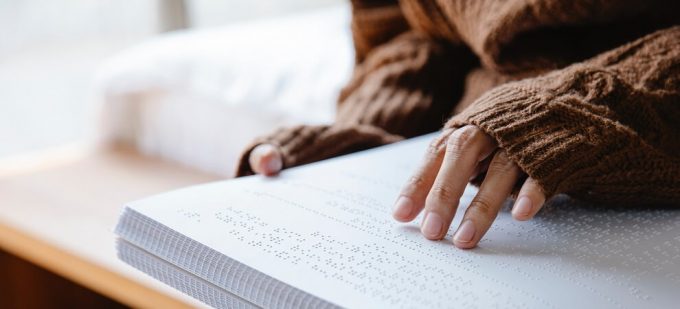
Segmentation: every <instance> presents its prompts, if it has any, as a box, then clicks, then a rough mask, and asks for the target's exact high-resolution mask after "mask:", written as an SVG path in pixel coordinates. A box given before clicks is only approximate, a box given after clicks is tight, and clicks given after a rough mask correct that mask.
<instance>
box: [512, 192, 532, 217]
mask: <svg viewBox="0 0 680 309" xmlns="http://www.w3.org/2000/svg"><path fill="white" fill-rule="evenodd" d="M532 207H533V205H531V199H529V198H528V197H526V196H522V197H520V198H519V199H518V200H517V202H516V203H515V207H513V208H512V211H513V212H514V213H515V215H516V216H520V217H527V216H529V215H530V214H531V209H532Z"/></svg>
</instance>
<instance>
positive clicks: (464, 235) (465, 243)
mask: <svg viewBox="0 0 680 309" xmlns="http://www.w3.org/2000/svg"><path fill="white" fill-rule="evenodd" d="M476 234H477V229H476V227H475V224H474V222H473V221H472V220H464V221H463V222H462V223H461V224H460V226H459V227H458V230H457V231H456V233H455V234H453V244H454V245H455V246H456V247H457V248H459V249H472V248H474V247H475V246H477V242H476V241H475V235H476Z"/></svg>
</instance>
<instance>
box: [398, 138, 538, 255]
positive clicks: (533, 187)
mask: <svg viewBox="0 0 680 309" xmlns="http://www.w3.org/2000/svg"><path fill="white" fill-rule="evenodd" d="M492 154H493V155H492ZM484 171H486V176H485V177H484V181H483V182H482V184H481V186H480V188H479V191H478V193H477V195H476V196H475V197H474V199H473V200H472V202H471V203H470V206H468V208H467V210H466V211H465V215H464V216H463V220H462V221H461V224H460V226H459V227H458V230H457V231H456V233H455V234H454V236H453V243H454V244H455V245H456V247H458V248H463V249H467V248H473V247H475V246H476V245H477V243H478V242H479V240H480V239H481V238H482V236H484V234H485V233H486V232H487V231H488V230H489V227H491V223H492V222H493V221H494V219H496V215H497V214H498V212H499V211H500V209H501V206H502V205H503V202H504V201H505V199H506V198H507V197H508V196H509V195H510V194H511V193H512V191H513V188H514V186H515V184H516V183H517V181H518V180H520V177H522V176H523V172H522V171H521V170H520V168H519V167H517V165H515V163H513V162H512V161H510V160H509V159H508V157H507V155H506V154H505V151H504V150H503V149H500V148H498V146H497V145H496V142H495V141H494V140H493V138H491V136H489V135H487V134H486V133H484V132H483V131H482V130H480V129H479V128H477V127H476V126H472V125H468V126H465V127H462V128H459V129H456V130H453V129H449V130H446V131H444V132H443V133H442V135H440V136H439V137H437V138H436V139H435V140H434V141H433V142H432V143H431V144H430V146H429V147H428V151H427V154H426V155H425V160H424V162H423V164H422V165H421V166H420V168H419V169H418V170H417V171H416V173H415V175H414V176H413V177H411V178H410V180H409V181H408V183H407V184H406V186H405V187H404V188H403V189H402V190H401V193H400V196H399V198H398V199H397V202H396V204H395V208H394V213H393V216H394V218H395V219H396V220H398V221H402V222H408V221H411V220H413V219H414V218H415V217H416V216H417V215H418V214H419V213H420V212H421V211H422V210H423V209H424V211H425V214H424V219H423V222H422V225H421V232H422V234H423V235H424V236H425V237H426V238H428V239H431V240H439V239H442V238H443V237H444V236H445V235H446V233H447V231H448V230H449V225H450V224H451V221H452V220H453V216H454V215H455V213H456V209H457V208H458V204H459V200H460V197H461V196H462V195H463V191H464V190H465V186H466V185H467V183H468V182H469V181H470V179H473V178H474V177H476V176H477V175H478V174H479V173H483V172H484ZM544 202H545V195H544V194H543V191H542V190H541V188H540V186H539V185H538V184H537V183H536V181H535V180H534V179H532V178H530V177H529V178H527V179H526V181H524V183H523V185H522V188H521V189H520V191H519V194H518V195H517V199H516V201H515V204H514V205H513V208H512V215H513V217H514V218H515V219H517V220H528V219H531V218H532V217H533V216H534V215H535V214H536V212H538V210H539V209H540V208H541V207H542V206H543V203H544Z"/></svg>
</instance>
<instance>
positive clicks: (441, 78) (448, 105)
mask: <svg viewBox="0 0 680 309" xmlns="http://www.w3.org/2000/svg"><path fill="white" fill-rule="evenodd" d="M364 2H366V1H364ZM354 4H355V6H356V5H357V4H356V3H354ZM370 8H371V10H372V9H375V7H372V6H371V7H370ZM364 11H365V9H362V12H364ZM375 12H378V11H375ZM375 12H374V13H372V14H374V16H377V17H376V18H379V20H382V21H384V20H385V18H387V17H386V16H392V15H391V14H393V11H391V9H390V10H388V11H380V12H382V13H375ZM390 12H392V13H390ZM357 16H358V15H357V13H355V17H354V22H353V24H355V25H356V23H357V22H358V21H357V20H358V19H360V20H361V23H364V24H366V23H369V21H370V20H371V18H369V16H370V14H369V15H360V16H362V17H357ZM401 18H402V19H403V17H401ZM388 19H389V18H388ZM396 24H397V25H399V22H396ZM355 28H356V29H373V30H372V31H375V29H379V28H380V27H379V26H376V25H372V26H371V27H366V28H362V27H358V26H353V30H354V31H353V32H354V33H355V35H354V39H355V47H356V48H357V61H358V63H357V66H356V67H355V69H354V73H353V76H352V78H351V80H350V81H349V83H348V84H347V86H346V87H345V88H344V89H343V90H342V91H341V93H340V97H339V99H338V108H337V114H336V120H335V122H334V123H332V124H329V125H317V126H304V125H303V126H295V127H288V128H282V129H279V130H278V131H276V132H274V133H273V134H271V135H268V136H263V137H261V138H258V139H257V140H256V141H254V142H253V143H252V144H251V145H250V146H249V147H248V148H247V149H246V150H245V151H244V152H243V154H242V156H241V159H240V161H239V165H238V167H237V176H243V175H250V174H252V173H253V172H252V170H251V169H250V165H249V163H248V157H249V155H250V152H251V151H252V149H253V148H254V147H255V146H257V145H259V144H262V143H270V144H273V145H276V146H278V147H279V150H280V151H281V152H282V155H283V167H284V168H287V167H292V166H296V165H300V164H305V163H310V162H314V161H318V160H322V159H326V158H330V157H333V156H337V155H341V154H345V153H350V152H354V151H358V150H362V149H367V148H371V147H375V146H380V145H384V144H387V143H391V142H395V141H398V140H400V139H403V138H405V137H411V136H416V135H419V134H423V133H427V132H432V131H435V130H437V129H439V128H440V127H441V124H442V123H444V121H445V120H446V119H445V115H449V114H450V113H451V109H452V108H453V105H454V104H452V102H456V101H457V100H458V98H459V97H460V95H461V92H462V86H463V79H464V75H465V73H466V71H467V70H468V68H469V67H470V66H471V64H472V62H473V57H472V54H471V52H470V51H469V50H467V49H465V48H463V47H456V48H454V47H453V46H451V45H448V44H447V43H442V42H439V41H436V40H434V39H432V38H429V37H427V36H425V35H423V34H420V33H418V32H415V31H406V32H403V33H401V34H398V35H397V36H396V37H393V38H391V39H390V40H388V41H386V42H383V41H385V39H386V38H385V36H386V35H387V34H385V33H390V34H394V33H395V32H397V31H396V30H394V29H392V28H389V27H388V26H386V25H383V26H382V28H383V29H388V30H385V31H387V32H383V33H382V34H379V33H363V32H362V33H360V32H361V31H360V30H355Z"/></svg>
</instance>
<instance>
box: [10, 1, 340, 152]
mask: <svg viewBox="0 0 680 309" xmlns="http://www.w3.org/2000/svg"><path fill="white" fill-rule="evenodd" d="M340 2H341V1H339V0H286V1H269V0H223V1H214V0H185V1H182V0H138V1H116V0H97V1H92V0H69V1H63V0H62V1H48V0H0V157H3V156H10V155H14V154H19V153H22V152H26V151H36V150H39V149H42V148H48V147H54V146H58V145H62V144H64V143H69V142H72V141H74V140H78V139H81V138H84V137H86V135H88V134H92V132H91V130H92V122H93V117H96V112H97V111H96V109H97V107H98V106H97V104H96V103H94V102H93V100H94V98H93V90H92V87H93V78H94V76H95V74H96V71H97V69H98V68H99V66H100V65H101V64H102V62H104V61H105V60H106V59H107V58H109V57H111V56H113V55H115V54H116V53H117V52H119V51H121V50H124V49H126V48H127V47H130V46H133V45H135V44H138V43H140V42H143V41H144V40H147V39H149V38H151V37H153V36H156V35H158V34H161V33H163V32H167V31H173V30H182V29H204V28H211V27H219V26H223V25H229V24H233V23H239V22H244V21H249V20H258V19H267V18H272V17H277V16H285V15H289V14H295V13H300V12H304V11H308V10H313V9H315V8H323V7H328V6H331V5H337V4H338V3H340Z"/></svg>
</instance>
